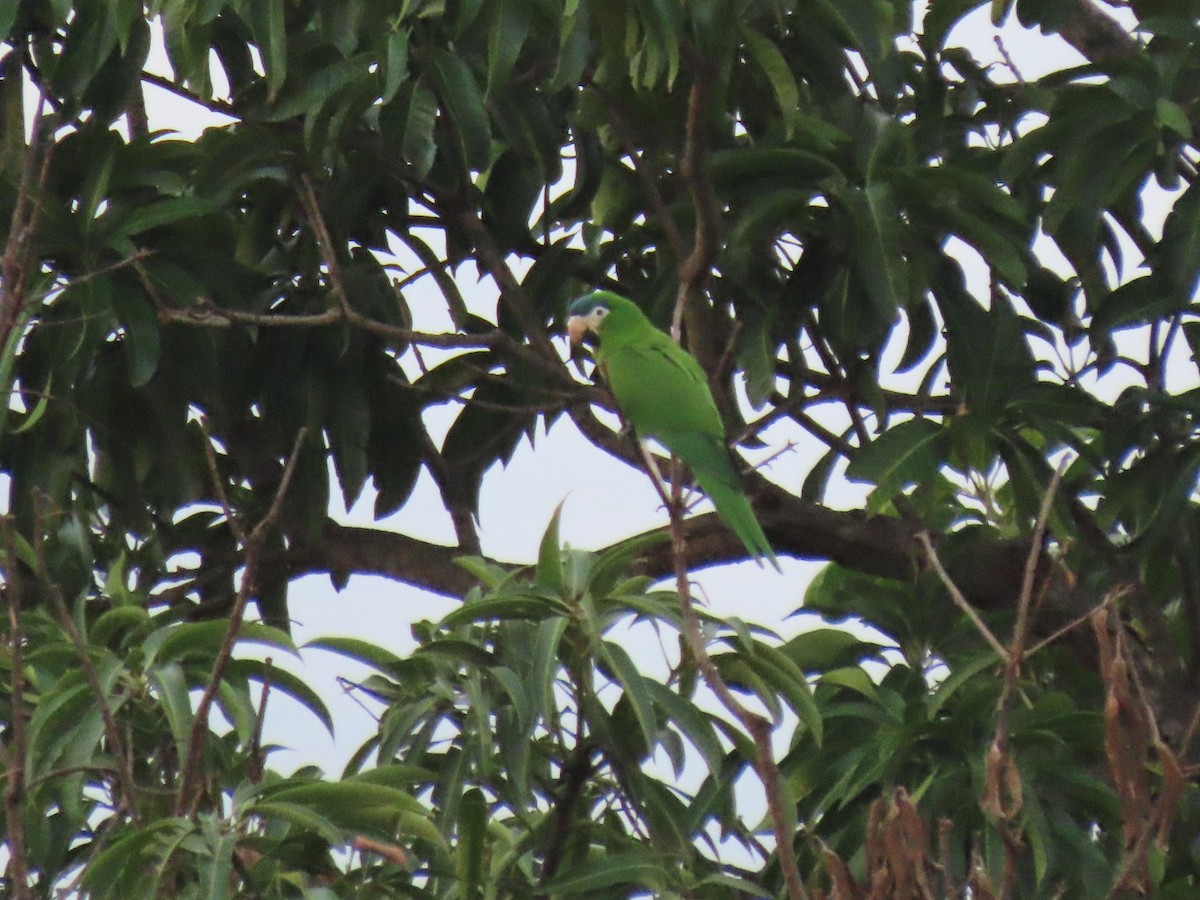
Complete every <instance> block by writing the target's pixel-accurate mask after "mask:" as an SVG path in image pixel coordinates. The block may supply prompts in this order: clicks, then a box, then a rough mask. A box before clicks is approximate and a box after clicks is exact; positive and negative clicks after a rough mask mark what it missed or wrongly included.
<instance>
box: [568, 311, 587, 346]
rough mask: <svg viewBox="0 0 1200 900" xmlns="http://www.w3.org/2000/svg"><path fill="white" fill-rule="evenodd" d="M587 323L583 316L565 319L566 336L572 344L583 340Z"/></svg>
mask: <svg viewBox="0 0 1200 900" xmlns="http://www.w3.org/2000/svg"><path fill="white" fill-rule="evenodd" d="M587 330H588V323H587V319H585V318H584V317H583V316H571V318H569V319H568V320H567V337H569V338H570V339H571V343H572V344H578V343H579V342H580V341H582V340H583V336H584V335H585V334H587Z"/></svg>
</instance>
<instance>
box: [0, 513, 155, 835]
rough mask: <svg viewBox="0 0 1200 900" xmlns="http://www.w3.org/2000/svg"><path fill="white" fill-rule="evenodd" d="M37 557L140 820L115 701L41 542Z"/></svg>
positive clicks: (127, 800)
mask: <svg viewBox="0 0 1200 900" xmlns="http://www.w3.org/2000/svg"><path fill="white" fill-rule="evenodd" d="M10 527H11V526H10ZM39 532H40V527H39ZM34 556H35V560H36V563H37V573H38V576H39V577H40V578H41V579H42V580H43V581H44V582H45V583H46V585H47V590H48V593H49V594H50V600H51V602H52V603H53V605H54V610H55V612H56V613H58V619H59V624H60V625H61V626H62V629H63V631H65V632H66V633H67V637H69V638H70V640H71V645H72V646H73V647H74V648H75V655H76V657H78V659H79V667H80V669H81V670H82V671H83V678H84V681H86V682H87V685H88V690H90V691H91V692H92V696H93V698H94V699H95V701H96V706H97V708H98V709H99V711H100V720H101V722H102V723H103V725H104V740H105V741H106V742H107V744H108V751H109V753H110V754H112V756H113V758H114V759H115V760H116V762H117V766H116V771H117V783H118V784H119V785H120V790H121V802H122V803H123V804H124V805H125V808H126V809H128V811H129V815H130V818H131V819H133V820H134V821H135V822H136V821H137V820H138V819H139V818H140V816H139V813H138V800H137V792H136V782H135V780H134V777H133V759H132V757H131V756H130V754H129V753H127V752H126V751H125V742H124V741H123V740H122V739H121V731H120V729H119V728H117V719H116V716H115V715H113V710H112V704H110V703H109V702H108V695H107V693H106V692H105V690H104V685H103V683H102V682H101V680H100V673H99V672H97V671H96V664H95V662H94V661H93V660H92V654H91V649H90V648H89V647H88V643H87V640H86V639H85V638H84V636H83V634H82V632H80V630H79V626H78V625H76V624H75V617H74V616H72V615H71V610H70V607H68V605H67V600H66V598H65V597H64V596H63V593H62V589H61V588H60V587H59V586H58V584H57V583H55V581H54V580H53V578H52V577H51V575H50V571H49V568H48V567H47V565H46V558H45V555H44V554H43V552H42V545H41V543H40V542H39V543H38V544H37V546H36V547H35V550H34Z"/></svg>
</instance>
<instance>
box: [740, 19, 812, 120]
mask: <svg viewBox="0 0 1200 900" xmlns="http://www.w3.org/2000/svg"><path fill="white" fill-rule="evenodd" d="M738 35H739V36H740V37H741V39H742V42H743V43H744V44H745V45H746V50H747V52H748V53H749V55H750V58H751V59H753V60H754V62H755V64H756V65H757V66H758V67H759V68H760V69H762V72H763V75H765V76H766V78H767V81H768V83H769V84H770V85H771V90H772V91H774V92H775V102H776V103H777V104H778V105H779V113H780V116H781V118H782V119H783V129H784V130H783V137H784V140H791V139H792V135H793V134H794V133H795V131H796V119H797V118H798V116H799V111H800V88H799V86H798V85H797V84H796V76H795V75H793V74H792V70H791V67H789V66H788V64H787V60H786V59H784V57H783V54H782V53H780V52H779V48H778V47H777V46H776V45H775V42H774V41H771V40H768V39H767V38H765V37H763V36H762V35H761V34H759V33H758V32H757V31H755V30H754V29H752V28H748V27H747V26H745V25H739V26H738Z"/></svg>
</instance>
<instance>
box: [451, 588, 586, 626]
mask: <svg viewBox="0 0 1200 900" xmlns="http://www.w3.org/2000/svg"><path fill="white" fill-rule="evenodd" d="M568 612H569V610H568V609H567V607H566V605H565V604H564V603H563V602H562V601H561V600H559V599H558V598H556V597H538V596H534V595H531V594H509V595H503V596H496V597H485V598H483V599H480V600H474V601H472V602H470V603H465V604H463V606H462V607H460V608H459V609H456V610H455V611H454V612H452V613H450V615H448V616H446V618H444V619H442V625H443V626H445V627H446V628H456V627H458V626H459V625H466V624H468V623H473V622H490V621H494V620H497V619H499V620H504V619H518V620H525V621H533V622H540V621H541V620H542V619H547V618H550V617H552V616H565V615H567V614H568Z"/></svg>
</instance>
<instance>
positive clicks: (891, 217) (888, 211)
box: [839, 182, 908, 324]
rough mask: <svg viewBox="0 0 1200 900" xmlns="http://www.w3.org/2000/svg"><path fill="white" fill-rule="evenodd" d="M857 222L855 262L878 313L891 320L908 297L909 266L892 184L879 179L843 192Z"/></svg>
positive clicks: (879, 316) (881, 317)
mask: <svg viewBox="0 0 1200 900" xmlns="http://www.w3.org/2000/svg"><path fill="white" fill-rule="evenodd" d="M839 197H840V198H841V201H842V203H843V204H845V206H846V209H847V210H848V211H849V213H850V216H851V219H852V220H853V222H854V230H855V235H856V238H857V239H856V241H855V249H856V251H857V252H856V253H855V264H856V268H857V271H858V274H859V277H860V278H861V279H862V281H863V285H864V286H865V287H866V291H867V296H868V297H869V298H870V300H871V302H872V305H873V307H874V312H875V315H876V316H877V317H878V318H879V319H880V320H881V321H883V322H885V323H888V324H891V323H892V322H894V321H895V320H896V318H897V317H898V315H899V311H900V307H901V306H905V305H907V301H908V267H907V262H906V259H905V254H904V246H903V243H902V241H901V239H900V210H899V209H898V207H897V206H896V202H895V200H894V198H893V196H892V190H891V188H890V187H889V186H888V185H887V184H886V183H884V182H875V183H873V184H869V185H867V187H866V188H857V187H847V188H846V189H845V190H844V191H843V192H842V193H841V194H840V195H839Z"/></svg>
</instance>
